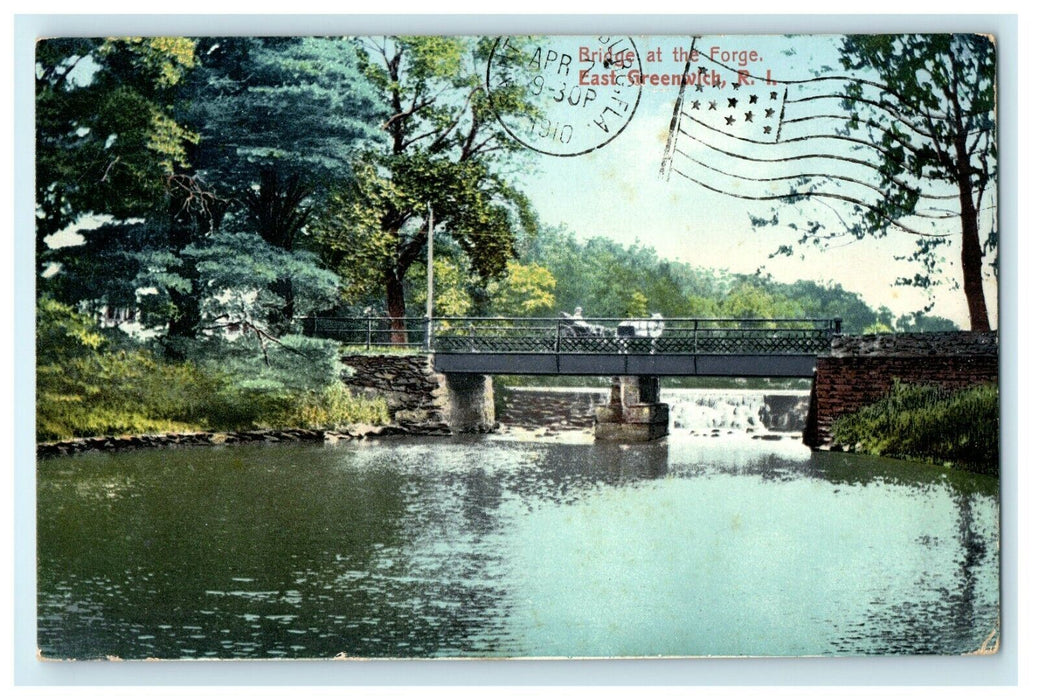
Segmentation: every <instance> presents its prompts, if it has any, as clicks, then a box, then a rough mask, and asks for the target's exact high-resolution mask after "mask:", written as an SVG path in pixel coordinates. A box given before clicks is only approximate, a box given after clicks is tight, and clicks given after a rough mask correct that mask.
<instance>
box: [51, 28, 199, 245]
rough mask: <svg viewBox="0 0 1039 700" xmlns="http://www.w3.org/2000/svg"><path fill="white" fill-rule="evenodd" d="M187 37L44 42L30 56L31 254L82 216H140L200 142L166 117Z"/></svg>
mask: <svg viewBox="0 0 1039 700" xmlns="http://www.w3.org/2000/svg"><path fill="white" fill-rule="evenodd" d="M194 48H195V42H194V40H193V39H187V38H170V37H152V38H113V39H104V40H102V39H47V40H44V41H41V42H39V44H37V51H36V134H37V139H36V207H37V249H38V250H39V251H41V252H42V251H45V250H46V246H45V244H44V243H43V239H44V238H46V237H47V236H49V235H51V234H53V233H55V232H57V231H59V230H61V229H63V228H64V227H66V226H68V225H69V224H71V223H74V222H76V221H77V220H78V219H80V218H81V217H84V216H86V215H89V214H95V215H108V216H111V217H115V218H116V219H126V218H130V217H136V216H142V215H144V214H145V213H147V212H149V211H151V210H152V209H153V207H154V206H155V205H156V203H157V202H161V201H162V199H163V196H164V193H165V191H166V186H167V179H168V178H169V177H170V176H172V175H173V174H174V172H175V169H176V168H178V167H183V166H184V165H186V164H187V158H188V149H189V148H190V147H191V145H192V144H195V143H197V142H198V135H197V134H196V133H195V132H193V131H191V130H189V129H187V128H186V127H184V126H183V125H182V124H181V123H179V122H177V121H176V120H175V119H174V118H173V115H172V112H171V110H170V106H169V105H170V102H171V100H172V96H173V92H174V90H175V88H176V87H177V86H178V84H179V83H181V81H182V79H183V77H184V75H185V74H186V72H187V71H189V70H190V69H191V68H192V67H193V66H194V64H195V54H194Z"/></svg>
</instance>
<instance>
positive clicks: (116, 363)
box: [36, 298, 389, 441]
mask: <svg viewBox="0 0 1039 700" xmlns="http://www.w3.org/2000/svg"><path fill="white" fill-rule="evenodd" d="M37 323H38V325H37V348H36V351H37V366H36V437H37V440H40V441H49V440H59V439H65V438H71V437H86V436H93V435H120V434H135V433H150V432H167V431H187V430H240V429H248V428H255V427H271V428H280V427H309V428H334V427H337V426H341V425H344V424H346V423H354V422H366V423H376V424H378V423H386V422H388V420H389V416H388V413H387V409H386V404H385V402H384V401H379V400H369V399H364V398H359V397H354V396H352V395H351V394H350V393H349V392H348V391H347V390H346V389H345V388H344V387H343V386H342V385H341V384H339V383H338V381H336V377H337V376H338V372H337V371H336V367H335V366H334V359H333V358H332V357H331V354H330V352H329V349H328V348H327V347H325V346H324V345H323V344H322V343H323V341H316V340H313V339H306V338H295V337H288V338H286V339H284V342H282V343H281V344H279V345H277V346H276V349H271V350H269V351H268V353H267V356H268V358H269V359H270V362H269V364H268V363H259V365H257V363H255V362H253V363H251V364H250V363H249V362H247V356H246V354H245V351H244V350H242V349H241V348H234V349H236V350H237V351H238V352H237V354H236V353H235V352H232V351H231V350H232V348H231V347H230V346H229V345H228V344H226V343H225V344H222V346H221V350H223V351H224V352H223V356H222V357H223V362H218V361H216V360H215V359H214V358H212V357H210V358H206V357H204V356H202V357H200V359H198V360H196V361H192V360H182V361H176V362H174V361H168V360H164V359H162V358H160V357H158V356H157V355H155V354H154V353H153V352H152V351H151V350H149V349H147V348H143V347H133V346H128V347H120V346H119V343H118V342H116V341H115V340H113V339H106V338H105V336H104V335H103V334H102V333H101V332H100V331H99V330H98V329H97V328H96V325H95V324H94V323H93V321H92V320H91V319H90V318H89V317H86V316H84V315H82V314H78V313H76V312H75V311H74V310H73V309H72V308H70V307H68V306H66V305H63V304H59V303H57V302H54V301H53V300H49V299H46V298H44V299H41V301H40V304H39V305H38V307H37Z"/></svg>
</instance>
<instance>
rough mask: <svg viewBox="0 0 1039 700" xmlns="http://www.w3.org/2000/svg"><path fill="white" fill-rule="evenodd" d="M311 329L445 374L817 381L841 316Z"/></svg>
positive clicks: (370, 323) (309, 325)
mask: <svg viewBox="0 0 1039 700" xmlns="http://www.w3.org/2000/svg"><path fill="white" fill-rule="evenodd" d="M302 321H303V328H304V333H305V334H307V335H310V336H314V337H323V338H332V339H335V340H338V341H340V342H342V343H344V344H346V345H352V346H358V347H359V348H360V347H363V348H365V349H367V350H371V349H379V348H412V349H414V350H418V351H426V352H430V353H432V354H433V366H434V368H435V369H436V370H437V371H438V372H447V373H454V372H457V373H475V374H535V375H595V376H618V375H627V376H715V377H718V376H729V377H811V376H812V374H813V373H814V371H815V361H816V357H817V356H818V355H819V354H820V353H822V352H824V351H826V350H828V349H829V347H830V340H831V339H832V338H833V336H834V335H837V334H839V333H840V332H841V319H839V318H833V319H735V318H660V317H654V318H640V319H631V318H580V317H571V316H567V315H565V314H564V315H561V316H560V317H559V318H503V317H498V318H488V317H467V316H456V317H434V318H432V319H429V318H425V317H408V318H404V319H400V321H401V322H402V324H400V325H403V328H397V329H393V328H392V327H391V321H390V319H388V318H380V317H377V316H365V317H352V318H322V317H307V318H303V319H302Z"/></svg>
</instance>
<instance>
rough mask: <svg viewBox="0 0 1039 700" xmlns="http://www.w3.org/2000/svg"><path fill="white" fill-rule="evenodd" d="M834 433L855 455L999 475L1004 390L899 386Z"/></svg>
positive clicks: (838, 423)
mask: <svg viewBox="0 0 1039 700" xmlns="http://www.w3.org/2000/svg"><path fill="white" fill-rule="evenodd" d="M832 434H833V441H834V443H835V444H838V445H842V446H846V447H847V448H848V449H852V450H854V451H856V452H864V453H867V454H873V455H884V456H890V457H899V458H904V459H917V460H922V461H927V462H931V463H934V464H942V465H945V466H950V467H956V468H961V469H967V470H969V471H973V472H977V473H981V474H990V475H993V476H998V474H999V391H998V389H997V387H996V386H995V385H986V386H979V387H974V388H971V389H965V390H962V391H949V390H946V389H942V388H941V387H936V386H917V385H909V384H901V383H898V382H896V383H895V385H894V387H893V388H892V391H891V393H890V394H889V395H888V396H887V397H885V398H884V399H882V400H880V401H878V402H877V403H874V404H872V405H870V406H867V407H865V408H863V409H861V410H859V411H857V412H855V413H853V414H850V415H847V416H843V417H841V418H839V419H838V420H837V421H835V422H834V424H833V429H832Z"/></svg>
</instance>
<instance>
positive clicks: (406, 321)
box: [298, 316, 428, 350]
mask: <svg viewBox="0 0 1039 700" xmlns="http://www.w3.org/2000/svg"><path fill="white" fill-rule="evenodd" d="M298 320H299V321H300V322H301V323H302V324H303V334H304V335H307V336H310V337H312V338H329V339H331V340H338V341H339V342H340V343H343V344H344V345H352V346H357V347H363V348H365V349H369V350H370V349H372V348H387V347H395V348H411V349H417V350H421V349H425V348H426V347H428V346H427V343H426V334H427V332H428V319H427V318H426V317H424V316H405V317H404V318H401V319H399V321H400V322H401V323H400V325H401V326H402V327H403V328H402V329H400V328H398V329H394V328H393V321H392V320H391V319H389V318H387V317H385V316H382V317H380V316H348V317H331V316H305V317H301V318H299V319H298Z"/></svg>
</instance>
